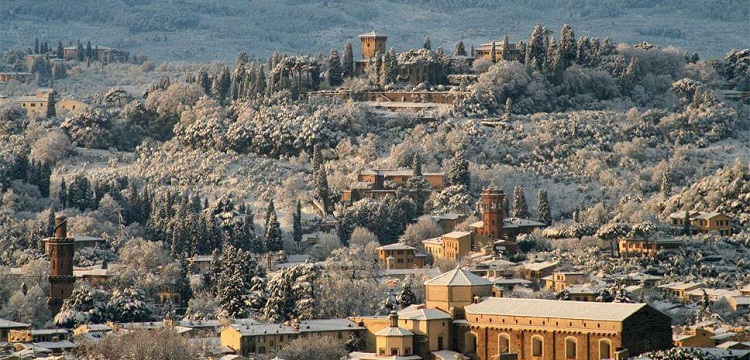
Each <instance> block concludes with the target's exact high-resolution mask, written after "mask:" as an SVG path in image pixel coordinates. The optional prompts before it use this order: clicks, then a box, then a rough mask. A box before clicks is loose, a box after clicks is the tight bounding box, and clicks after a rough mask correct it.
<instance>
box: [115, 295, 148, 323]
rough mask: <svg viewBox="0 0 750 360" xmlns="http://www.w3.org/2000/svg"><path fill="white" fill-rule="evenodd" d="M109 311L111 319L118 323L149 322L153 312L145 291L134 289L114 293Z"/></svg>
mask: <svg viewBox="0 0 750 360" xmlns="http://www.w3.org/2000/svg"><path fill="white" fill-rule="evenodd" d="M107 309H108V310H109V314H110V316H111V319H112V320H113V321H116V322H139V321H148V320H149V319H150V318H151V313H152V312H153V310H152V309H151V306H150V305H149V304H148V303H147V302H146V300H145V297H144V294H143V291H140V290H138V289H133V288H128V289H123V290H119V289H117V290H115V291H113V292H112V297H111V298H110V299H109V303H108V304H107Z"/></svg>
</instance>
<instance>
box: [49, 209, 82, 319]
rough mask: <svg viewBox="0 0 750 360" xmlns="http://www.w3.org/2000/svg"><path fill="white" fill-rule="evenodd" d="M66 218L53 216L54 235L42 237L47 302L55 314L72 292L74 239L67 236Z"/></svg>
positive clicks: (73, 282) (73, 281)
mask: <svg viewBox="0 0 750 360" xmlns="http://www.w3.org/2000/svg"><path fill="white" fill-rule="evenodd" d="M67 221H68V220H67V219H66V218H65V217H63V216H58V217H56V218H55V235H54V236H53V237H51V238H46V239H44V245H45V249H46V250H47V253H48V254H49V259H50V260H49V264H50V269H49V277H48V279H49V297H48V298H47V304H48V305H49V309H50V312H51V313H52V314H57V313H58V312H59V311H60V307H61V306H62V303H63V301H64V300H65V299H67V298H68V297H70V294H71V293H73V286H74V284H75V277H74V276H73V250H74V241H73V238H72V237H68V231H67Z"/></svg>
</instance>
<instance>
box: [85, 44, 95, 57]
mask: <svg viewBox="0 0 750 360" xmlns="http://www.w3.org/2000/svg"><path fill="white" fill-rule="evenodd" d="M86 58H88V60H96V58H95V57H94V49H92V48H91V41H87V42H86Z"/></svg>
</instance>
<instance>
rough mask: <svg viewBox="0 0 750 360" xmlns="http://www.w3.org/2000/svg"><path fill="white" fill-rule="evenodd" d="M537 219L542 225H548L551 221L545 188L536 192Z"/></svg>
mask: <svg viewBox="0 0 750 360" xmlns="http://www.w3.org/2000/svg"><path fill="white" fill-rule="evenodd" d="M537 198H538V203H537V207H536V208H537V220H538V221H539V222H540V223H543V224H544V225H547V226H549V225H550V224H551V223H552V212H551V211H550V208H549V199H548V198H547V190H539V193H538V194H537Z"/></svg>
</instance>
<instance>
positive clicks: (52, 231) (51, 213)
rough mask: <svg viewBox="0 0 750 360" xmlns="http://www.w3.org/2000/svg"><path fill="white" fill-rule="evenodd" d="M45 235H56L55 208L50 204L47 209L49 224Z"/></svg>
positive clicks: (45, 229)
mask: <svg viewBox="0 0 750 360" xmlns="http://www.w3.org/2000/svg"><path fill="white" fill-rule="evenodd" d="M45 225H46V226H45V228H44V236H46V237H51V236H54V235H55V209H54V208H53V207H52V206H50V207H49V209H48V210H47V224H45Z"/></svg>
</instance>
